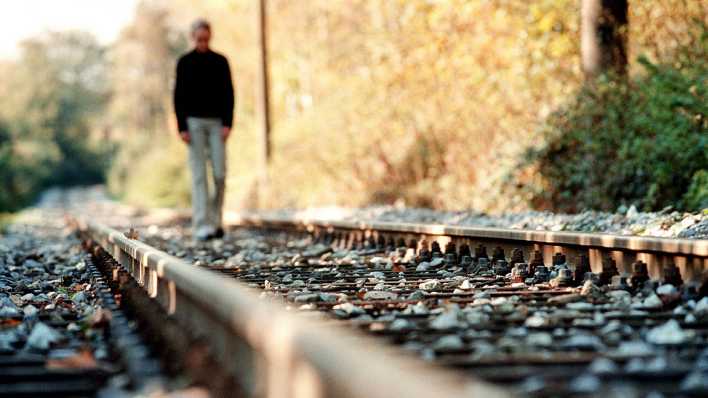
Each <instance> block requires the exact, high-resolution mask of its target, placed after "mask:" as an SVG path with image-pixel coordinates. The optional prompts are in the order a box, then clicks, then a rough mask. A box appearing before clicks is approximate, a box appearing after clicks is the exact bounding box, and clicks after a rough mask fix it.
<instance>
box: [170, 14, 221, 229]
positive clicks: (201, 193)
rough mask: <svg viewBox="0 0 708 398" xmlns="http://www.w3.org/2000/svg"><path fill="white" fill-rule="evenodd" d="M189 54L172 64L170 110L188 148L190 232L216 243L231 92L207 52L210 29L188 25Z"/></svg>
mask: <svg viewBox="0 0 708 398" xmlns="http://www.w3.org/2000/svg"><path fill="white" fill-rule="evenodd" d="M191 35H192V39H193V41H194V49H193V50H192V51H190V52H188V53H187V54H184V55H183V56H182V57H180V59H179V61H178V62H177V79H176V80H177V81H176V84H175V92H174V106H175V113H176V114H177V125H178V127H179V135H180V138H181V139H182V141H184V142H185V143H186V144H187V145H189V165H190V168H191V171H192V228H193V230H194V237H195V238H196V239H197V240H202V241H203V240H207V239H212V238H221V237H222V236H223V235H224V230H223V229H222V226H221V220H222V207H223V204H224V188H225V179H226V153H225V150H224V146H225V143H226V139H227V138H228V137H229V134H231V123H232V119H233V108H234V90H233V86H232V84H231V71H230V69H229V62H228V61H227V60H226V58H225V57H224V56H223V55H221V54H218V53H216V52H214V51H212V50H211V49H210V48H209V40H210V39H211V26H210V25H209V22H207V21H205V20H203V19H199V20H197V21H195V22H194V23H193V24H192V30H191ZM207 159H208V160H209V161H211V166H212V167H211V169H212V173H213V179H214V192H212V193H211V195H210V194H209V192H208V188H207V185H208V184H207Z"/></svg>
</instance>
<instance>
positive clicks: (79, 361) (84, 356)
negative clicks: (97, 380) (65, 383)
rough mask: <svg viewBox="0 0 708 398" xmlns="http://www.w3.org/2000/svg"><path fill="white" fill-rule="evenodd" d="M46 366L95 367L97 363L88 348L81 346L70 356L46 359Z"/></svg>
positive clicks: (52, 367)
mask: <svg viewBox="0 0 708 398" xmlns="http://www.w3.org/2000/svg"><path fill="white" fill-rule="evenodd" d="M46 366H47V369H95V368H97V367H98V363H97V362H96V359H95V358H94V357H93V353H91V350H90V349H88V348H82V349H80V350H79V351H78V352H77V353H76V354H74V355H72V356H70V357H66V358H59V359H48V360H47V364H46Z"/></svg>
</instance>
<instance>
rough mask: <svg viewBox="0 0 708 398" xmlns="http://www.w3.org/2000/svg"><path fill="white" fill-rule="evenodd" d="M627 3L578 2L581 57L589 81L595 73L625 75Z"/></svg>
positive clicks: (614, 0) (616, 0)
mask: <svg viewBox="0 0 708 398" xmlns="http://www.w3.org/2000/svg"><path fill="white" fill-rule="evenodd" d="M627 13H628V5H627V0H582V9H581V42H580V47H581V55H582V62H583V72H584V73H585V78H586V80H588V81H590V80H591V79H593V78H594V77H596V76H597V75H599V74H602V73H605V72H614V73H616V74H617V75H618V76H624V75H626V74H627V34H628V33H627V29H628V19H627Z"/></svg>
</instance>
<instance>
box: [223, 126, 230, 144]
mask: <svg viewBox="0 0 708 398" xmlns="http://www.w3.org/2000/svg"><path fill="white" fill-rule="evenodd" d="M229 135H231V127H227V126H224V128H222V129H221V139H222V140H224V142H226V140H227V139H229Z"/></svg>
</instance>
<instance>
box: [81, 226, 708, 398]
mask: <svg viewBox="0 0 708 398" xmlns="http://www.w3.org/2000/svg"><path fill="white" fill-rule="evenodd" d="M81 230H82V233H83V234H84V236H85V237H86V238H87V239H89V240H91V241H92V242H94V243H95V244H97V245H100V246H101V247H102V248H103V250H105V252H106V253H109V254H111V255H112V256H113V257H114V258H115V260H116V261H117V262H118V263H120V264H121V265H122V267H123V268H124V269H125V270H126V271H127V272H129V273H130V274H131V275H132V276H133V277H134V278H135V280H136V282H137V284H138V285H140V286H142V287H143V289H144V290H146V292H147V294H148V296H149V297H152V298H153V299H154V301H156V302H158V303H160V305H161V307H162V308H164V310H165V311H166V312H168V313H170V314H171V317H172V318H174V319H175V320H177V322H178V323H179V324H180V325H182V326H183V327H185V328H189V329H190V330H195V331H197V334H198V335H199V336H201V338H202V339H203V340H204V341H206V342H207V343H208V345H209V349H210V350H211V352H212V353H213V354H214V356H215V361H216V362H217V363H219V364H221V366H224V367H226V368H227V369H229V374H230V375H231V376H232V377H233V380H234V381H235V383H236V385H238V386H239V388H240V389H241V391H242V392H243V393H244V394H245V395H254V396H260V395H269V396H287V395H288V394H291V395H298V394H303V395H302V396H350V397H359V396H423V395H426V396H430V395H434V396H448V395H449V396H453V395H454V396H472V395H475V394H478V395H479V394H482V396H489V395H494V394H498V395H500V396H502V395H507V394H523V395H535V396H565V395H608V394H609V395H616V396H646V395H647V394H653V393H657V394H661V395H663V396H685V395H697V396H702V395H705V394H706V392H708V365H707V364H708V350H707V347H708V345H707V344H706V340H707V339H708V298H705V296H706V285H705V280H704V279H703V276H702V275H703V272H704V270H705V269H706V268H707V265H708V262H707V261H708V260H707V258H708V241H705V240H680V239H662V238H638V237H626V236H612V235H601V234H572V233H548V232H539V231H520V230H501V229H476V228H462V227H446V226H430V225H414V224H391V223H361V222H341V221H338V222H332V221H327V220H302V219H296V218H290V219H285V218H278V217H270V218H268V217H257V216H250V217H238V218H234V217H232V229H231V231H230V233H229V234H228V238H227V239H225V240H224V241H216V242H212V243H207V244H194V243H191V242H190V241H189V239H188V234H187V233H185V232H184V231H183V230H182V229H180V228H179V227H170V226H167V227H165V228H158V229H156V230H153V231H152V232H151V233H148V232H147V231H139V233H140V239H139V240H140V241H138V240H135V239H130V238H129V237H126V236H124V234H123V233H121V232H118V231H115V230H111V229H110V228H108V227H105V226H102V225H99V224H96V223H84V224H83V225H82V228H81ZM141 241H143V242H144V243H143V242H141ZM146 243H147V244H146ZM194 265H197V267H195V266H194ZM246 286H249V287H251V288H257V289H260V292H259V291H258V290H253V289H248V288H247V287H246ZM283 305H284V306H285V308H286V309H287V310H289V311H283ZM288 312H297V313H298V314H297V315H298V316H295V315H293V314H290V313H288ZM306 315H310V316H306ZM362 331H364V332H365V334H368V335H369V336H368V337H362V333H361V332H362ZM372 336H373V337H376V338H375V339H374V338H372ZM382 342H386V343H389V344H382ZM392 345H394V346H398V349H395V350H393V349H392V348H391V346H392ZM401 348H402V349H401ZM404 352H407V353H408V355H404V354H403V353H404ZM411 354H413V355H411ZM415 356H418V357H422V358H423V359H424V360H425V361H419V360H413V359H412V357H415ZM422 362H432V363H434V364H435V365H436V366H429V365H427V364H426V365H422V364H421V363H422ZM443 369H449V370H445V371H444V370H443ZM480 379H482V380H483V381H482V380H480ZM490 383H491V384H490Z"/></svg>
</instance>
